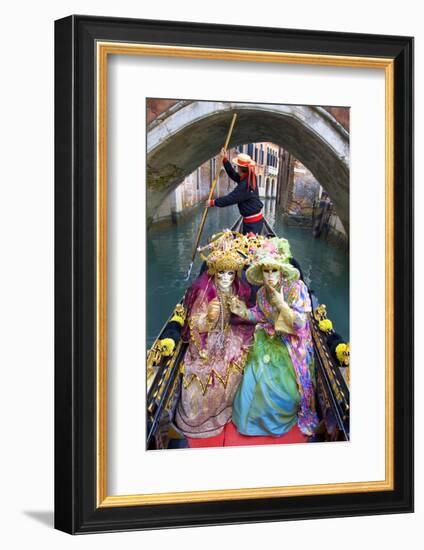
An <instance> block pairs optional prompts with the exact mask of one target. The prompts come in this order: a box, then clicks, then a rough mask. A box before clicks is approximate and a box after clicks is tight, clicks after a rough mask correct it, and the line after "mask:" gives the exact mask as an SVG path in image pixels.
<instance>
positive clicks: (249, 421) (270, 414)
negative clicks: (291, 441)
mask: <svg viewBox="0 0 424 550" xmlns="http://www.w3.org/2000/svg"><path fill="white" fill-rule="evenodd" d="M299 405H300V395H299V390H298V387H297V383H296V375H295V372H294V368H293V364H292V361H291V358H290V355H289V352H288V350H287V347H286V345H285V344H284V343H283V342H282V340H281V338H280V337H279V336H274V337H271V336H269V335H268V334H267V333H266V332H265V331H264V330H263V329H258V330H257V331H256V333H255V342H254V344H253V346H252V348H251V349H250V352H249V355H248V357H247V360H246V365H245V369H244V374H243V378H242V381H241V383H240V386H239V388H238V390H237V393H236V396H235V398H234V403H233V423H234V424H235V425H236V427H237V429H238V431H239V432H240V433H241V434H243V435H275V436H278V435H282V434H284V433H287V432H288V431H289V430H290V429H291V428H292V427H293V426H294V425H295V424H296V422H297V413H298V410H299Z"/></svg>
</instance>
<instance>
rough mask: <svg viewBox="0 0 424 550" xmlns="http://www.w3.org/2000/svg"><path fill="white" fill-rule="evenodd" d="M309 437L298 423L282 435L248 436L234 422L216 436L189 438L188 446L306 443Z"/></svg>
mask: <svg viewBox="0 0 424 550" xmlns="http://www.w3.org/2000/svg"><path fill="white" fill-rule="evenodd" d="M306 441H307V437H306V436H305V435H304V434H303V433H302V432H301V431H300V430H299V427H298V425H297V424H296V425H295V426H294V427H293V428H292V429H291V430H290V431H289V432H287V433H286V434H284V435H280V436H276V437H274V436H272V435H263V436H248V435H241V434H239V433H238V431H237V428H236V427H235V426H234V424H233V423H232V422H229V423H228V424H226V426H225V428H224V429H223V430H222V432H221V433H220V434H219V435H217V436H215V437H206V438H205V439H192V438H190V437H189V438H187V442H188V446H189V447H192V448H200V447H237V446H242V445H284V444H286V443H306Z"/></svg>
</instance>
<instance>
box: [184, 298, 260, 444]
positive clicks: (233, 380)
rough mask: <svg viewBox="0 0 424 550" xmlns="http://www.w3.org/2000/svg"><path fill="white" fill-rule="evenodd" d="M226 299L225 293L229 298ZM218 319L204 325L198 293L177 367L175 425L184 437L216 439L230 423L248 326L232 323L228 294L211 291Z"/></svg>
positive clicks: (205, 303) (248, 339)
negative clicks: (179, 386)
mask: <svg viewBox="0 0 424 550" xmlns="http://www.w3.org/2000/svg"><path fill="white" fill-rule="evenodd" d="M230 295H231V294H230ZM217 298H218V300H219V303H220V308H221V309H220V314H219V318H218V319H217V320H216V321H215V322H212V323H211V322H209V321H208V318H207V310H208V305H209V301H208V299H207V298H206V296H205V294H204V293H200V295H199V296H198V298H197V299H196V301H195V302H194V304H193V307H192V310H191V314H190V317H189V321H188V322H189V328H190V343H189V347H188V349H187V352H186V355H185V358H184V363H183V364H182V366H181V372H182V389H181V398H180V401H179V403H178V406H177V411H176V417H175V421H176V425H177V427H178V428H179V429H180V430H181V431H182V432H183V433H184V435H185V436H186V437H190V438H206V437H214V436H216V435H218V434H219V433H220V432H221V431H222V429H223V427H224V426H225V424H226V423H227V422H229V421H230V420H231V415H232V403H233V399H234V395H235V393H236V391H237V388H238V386H239V384H240V381H241V376H242V373H243V368H244V363H245V360H246V356H247V352H248V350H249V344H250V342H251V340H252V336H253V327H252V326H248V325H243V324H239V325H233V324H231V323H230V318H231V313H230V311H229V308H228V305H227V301H228V296H227V295H223V294H220V293H219V292H217Z"/></svg>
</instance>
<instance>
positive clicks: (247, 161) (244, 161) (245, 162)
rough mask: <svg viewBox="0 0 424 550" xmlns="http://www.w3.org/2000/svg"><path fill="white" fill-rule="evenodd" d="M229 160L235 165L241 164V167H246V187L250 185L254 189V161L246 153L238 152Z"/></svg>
mask: <svg viewBox="0 0 424 550" xmlns="http://www.w3.org/2000/svg"><path fill="white" fill-rule="evenodd" d="M231 162H232V163H233V164H235V165H237V166H241V167H242V168H247V170H248V173H249V174H248V180H247V185H248V187H250V186H252V188H253V189H256V175H255V166H256V162H255V161H254V160H252V158H251V157H250V155H246V153H239V154H238V155H237V156H236V157H235V158H233V160H232V161H231Z"/></svg>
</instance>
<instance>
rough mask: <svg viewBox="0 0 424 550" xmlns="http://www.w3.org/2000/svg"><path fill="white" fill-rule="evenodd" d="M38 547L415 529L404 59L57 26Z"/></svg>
mask: <svg viewBox="0 0 424 550" xmlns="http://www.w3.org/2000/svg"><path fill="white" fill-rule="evenodd" d="M55 72H56V77H55V134H56V135H55V236H56V246H55V257H56V259H55V279H56V294H55V315H56V324H55V343H56V351H55V354H56V355H55V525H56V528H58V529H61V530H64V531H66V532H69V533H73V534H74V533H92V532H103V531H117V530H127V529H150V528H161V527H180V526H195V525H213V524H228V523H243V522H258V521H276V520H289V519H307V518H319V517H330V516H347V515H366V514H382V513H396V512H410V511H412V509H413V404H412V399H413V386H412V384H413V352H412V349H413V346H412V340H413V313H412V311H413V307H412V303H413V295H412V292H413V252H412V250H413V232H412V227H413V219H412V214H413V209H412V199H413V174H412V155H413V129H412V108H413V88H412V82H413V39H412V38H410V37H400V36H377V35H361V34H346V33H334V32H317V31H306V30H288V29H277V28H263V27H262V28H259V27H257V28H256V27H242V26H227V25H209V24H203V23H202V24H200V23H176V22H168V21H152V20H125V19H114V18H101V17H89V16H70V17H67V18H65V19H61V20H59V21H56V24H55Z"/></svg>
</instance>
